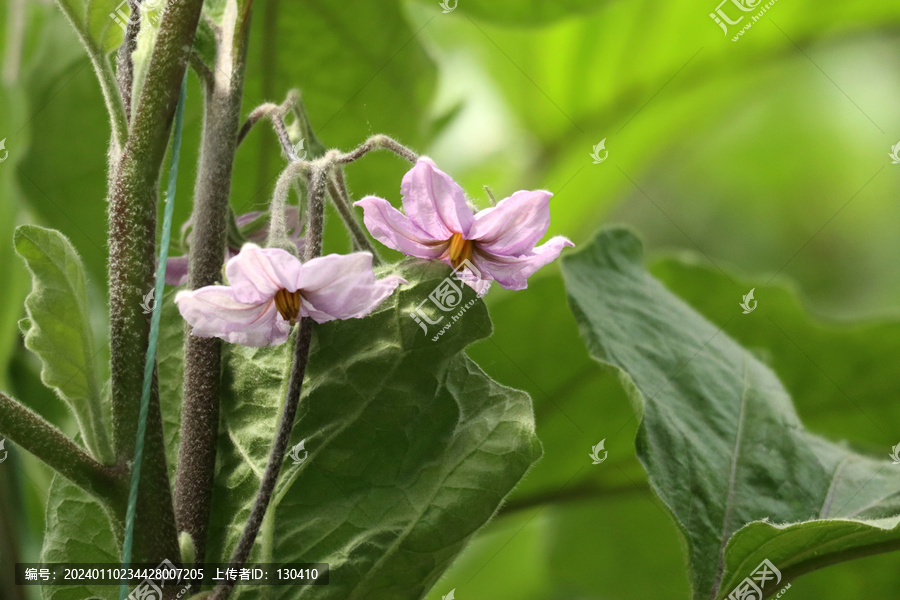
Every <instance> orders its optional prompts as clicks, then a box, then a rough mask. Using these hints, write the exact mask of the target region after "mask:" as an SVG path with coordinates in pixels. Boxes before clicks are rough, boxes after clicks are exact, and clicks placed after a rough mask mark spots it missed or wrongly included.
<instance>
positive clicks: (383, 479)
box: [209, 263, 540, 600]
mask: <svg viewBox="0 0 900 600" xmlns="http://www.w3.org/2000/svg"><path fill="white" fill-rule="evenodd" d="M402 274H403V276H404V277H405V278H406V279H407V280H409V281H410V282H411V283H412V284H413V285H412V286H410V287H404V289H403V290H401V291H399V292H398V293H395V294H394V295H393V296H392V297H391V298H389V299H388V300H386V301H385V302H384V304H383V305H382V306H381V307H379V309H378V310H377V311H376V312H374V313H373V314H371V315H369V316H368V317H366V318H365V319H361V320H357V319H351V320H348V321H337V322H332V323H327V324H324V325H320V326H317V327H316V329H315V331H314V338H313V350H312V355H311V360H310V364H309V367H308V370H307V376H306V383H305V385H304V390H303V397H302V402H301V405H300V411H299V415H298V419H297V424H296V426H295V428H294V433H293V438H292V440H291V445H294V444H297V443H299V442H300V441H301V440H304V439H305V440H306V444H305V445H306V450H307V451H308V452H309V455H308V457H307V459H306V460H305V461H304V462H303V463H302V464H301V465H299V466H294V465H293V461H291V460H289V459H288V460H286V461H285V467H284V470H283V472H282V481H281V485H280V486H279V488H278V491H277V494H278V498H277V499H278V501H279V502H278V505H277V507H276V509H275V511H276V512H275V518H274V520H270V521H269V523H267V524H266V526H265V527H264V531H263V532H262V535H261V539H260V540H258V543H257V548H256V550H255V554H254V557H255V558H256V559H261V558H265V557H276V558H277V560H278V561H285V562H293V561H305V562H311V561H321V562H327V563H329V564H330V565H331V580H330V581H331V583H330V584H329V585H328V586H307V587H302V586H301V587H293V588H287V587H285V588H282V587H275V588H271V589H270V590H269V591H270V592H271V593H272V594H273V598H285V599H286V598H292V599H296V598H304V599H308V598H329V599H330V598H340V599H341V600H358V599H360V598H365V599H367V600H379V599H387V598H390V599H391V600H402V599H410V600H412V599H418V598H421V597H423V596H424V595H425V593H426V592H427V591H428V590H429V589H430V588H431V586H432V585H434V583H435V582H436V581H437V579H438V577H440V575H441V574H442V573H443V571H444V570H445V569H446V568H447V567H448V566H449V564H450V563H451V561H452V560H453V559H454V558H455V557H456V555H457V554H458V553H459V552H460V551H461V550H462V548H463V547H464V546H465V544H466V543H467V542H468V541H469V539H470V538H471V537H472V535H473V534H474V533H475V532H476V531H477V530H478V529H479V528H480V527H481V526H482V525H484V524H485V523H486V522H487V521H488V520H489V519H490V518H491V516H492V515H493V514H494V512H495V511H496V510H497V508H498V506H499V505H500V503H501V502H502V500H503V498H505V497H506V496H507V494H508V493H509V492H510V490H511V489H512V488H513V487H514V486H515V485H516V483H517V482H518V481H519V480H520V479H521V478H522V476H523V475H524V473H525V471H526V470H527V469H528V468H529V466H530V465H531V464H532V463H533V462H534V461H535V460H536V459H537V458H538V456H539V455H540V445H539V442H538V441H537V438H536V437H535V434H534V418H533V413H532V406H531V399H530V398H529V397H528V395H527V394H525V393H523V392H519V391H516V390H512V389H510V388H506V387H503V386H501V385H499V384H497V383H496V382H494V381H493V380H491V379H490V378H489V377H487V376H486V375H485V374H484V373H483V372H482V371H481V370H480V369H479V368H478V366H477V365H475V363H473V362H472V361H471V360H469V359H468V358H467V357H466V356H465V355H464V354H463V353H462V350H463V348H465V346H466V345H468V344H469V343H471V342H472V341H474V340H475V339H477V338H481V337H485V336H486V335H488V334H489V333H490V330H491V325H490V321H489V319H488V316H487V310H486V308H485V306H484V304H483V303H482V302H481V301H480V300H477V299H475V296H474V293H473V292H472V291H471V290H469V289H468V288H466V291H465V297H464V299H463V301H462V303H461V304H460V306H462V305H464V304H466V303H468V302H472V306H471V307H470V308H468V309H467V311H466V312H465V313H464V314H462V316H460V317H459V319H458V321H456V322H454V323H453V325H452V327H451V328H450V329H448V330H447V331H446V333H445V334H444V335H443V336H441V337H439V338H438V341H432V338H433V337H434V335H435V333H436V331H437V330H438V327H437V326H432V331H430V332H429V335H428V336H426V334H425V333H423V332H422V330H421V329H420V328H419V326H418V325H417V324H416V323H415V322H414V321H413V319H412V318H411V317H410V311H411V310H412V309H413V307H415V306H417V305H419V304H420V303H421V302H422V301H423V300H426V299H427V297H428V294H429V293H431V291H432V290H434V288H435V287H436V286H437V285H438V284H439V283H441V281H443V278H444V277H446V276H447V275H448V272H447V271H446V270H445V269H444V268H443V267H442V266H441V265H437V264H428V263H425V264H422V263H414V264H413V265H412V266H409V265H407V266H406V267H404V268H403V270H402ZM428 304H430V303H428ZM428 304H426V306H427V305H428ZM434 310H435V311H437V309H436V308H435V309H434ZM435 315H436V316H437V315H440V311H437V312H436V313H435ZM450 315H454V316H456V313H445V314H444V321H443V322H442V323H441V325H443V324H445V323H447V322H448V321H449V320H450ZM229 349H230V351H229V355H228V358H227V368H226V375H225V378H226V386H227V392H226V394H225V397H224V399H223V403H222V410H223V415H222V417H223V423H224V425H225V427H224V431H223V434H222V437H221V439H220V445H219V453H220V460H219V472H218V476H217V483H218V485H219V487H218V489H217V490H216V493H215V496H214V497H215V503H216V505H215V507H214V511H215V519H216V520H215V521H214V523H213V530H212V532H211V540H210V544H209V546H210V548H218V549H220V552H221V556H219V557H218V558H224V557H227V556H228V554H229V553H230V552H231V551H232V549H233V548H234V545H235V543H236V540H237V538H238V536H239V535H240V533H241V530H242V528H243V524H244V522H245V521H246V518H247V514H248V511H249V506H250V504H251V502H252V500H253V498H254V496H255V493H256V490H257V487H258V485H259V475H260V473H261V472H262V470H263V469H264V466H265V461H266V458H267V456H268V452H269V448H270V445H271V440H272V436H273V432H274V426H275V422H276V419H277V416H278V411H279V410H280V406H281V404H282V402H283V397H284V374H285V372H286V369H287V367H288V360H289V348H288V345H285V346H281V347H277V348H263V349H252V348H243V347H240V346H230V347H229ZM270 510H271V509H270ZM237 592H238V595H237V597H238V598H255V597H257V594H258V593H259V590H252V589H247V588H238V589H237Z"/></svg>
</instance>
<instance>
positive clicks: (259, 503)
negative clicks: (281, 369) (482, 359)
mask: <svg viewBox="0 0 900 600" xmlns="http://www.w3.org/2000/svg"><path fill="white" fill-rule="evenodd" d="M324 197H325V169H324V168H323V167H322V166H321V165H318V164H317V165H315V166H314V167H313V168H312V174H311V175H310V181H309V224H308V225H307V236H306V245H305V246H304V252H303V259H304V262H306V261H309V260H311V259H313V258H315V257H317V256H319V254H321V252H322V226H323V222H324V212H325V211H324V208H325V202H324ZM313 324H314V321H313V320H312V319H311V318H309V317H303V318H302V319H300V325H299V329H298V331H297V343H296V345H295V346H294V359H293V362H292V363H291V374H290V378H289V380H288V389H287V397H286V398H285V402H284V410H283V411H282V412H281V419H280V420H279V422H278V431H277V433H276V434H275V440H274V441H273V443H272V451H271V453H270V454H269V462H268V463H267V464H266V470H265V473H264V474H263V477H262V480H261V481H260V483H259V492H258V493H257V495H256V500H255V501H254V503H253V508H252V509H251V511H250V516H249V518H248V519H247V524H246V526H245V527H244V533H243V534H242V535H241V539H240V541H238V545H237V547H236V548H235V550H234V553H233V554H232V555H231V559H230V560H229V561H228V562H229V565H230V566H232V567H234V568H238V569H239V568H241V567H243V566H244V564H245V563H246V562H247V559H248V558H249V557H250V551H251V550H252V549H253V543H254V542H255V541H256V536H257V535H258V534H259V529H260V527H261V526H262V523H263V520H264V519H265V517H266V511H267V510H268V508H269V503H270V502H271V500H272V493H273V492H274V491H275V484H276V483H278V475H279V474H280V473H281V467H282V465H283V464H284V456H285V454H286V452H287V448H288V445H289V444H290V440H291V432H292V431H293V429H294V419H295V418H296V417H297V408H298V407H299V405H300V393H301V391H302V390H303V377H304V375H305V373H306V363H307V361H308V360H309V346H310V342H311V339H312V329H313ZM232 586H233V584H232V583H230V582H226V583H221V584H219V585H218V586H217V587H216V588H215V590H214V591H213V594H212V597H211V600H225V598H228V595H229V594H230V593H231V589H232Z"/></svg>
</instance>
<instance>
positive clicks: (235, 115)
mask: <svg viewBox="0 0 900 600" xmlns="http://www.w3.org/2000/svg"><path fill="white" fill-rule="evenodd" d="M241 17H242V16H241V15H238V14H237V4H236V3H235V2H229V3H228V7H227V8H226V15H225V19H224V21H225V25H224V26H223V34H222V36H221V38H220V39H219V42H218V44H217V49H216V68H215V69H214V72H213V81H212V84H211V85H210V86H209V87H208V88H207V89H206V93H205V109H206V110H205V117H204V122H203V138H202V148H201V153H200V164H199V167H198V172H197V183H196V187H195V190H194V211H193V214H192V216H191V221H192V223H193V224H194V229H193V232H192V233H191V240H192V241H191V251H190V259H189V263H188V286H189V288H190V289H197V288H200V287H204V286H207V285H212V284H214V283H216V281H218V280H219V279H220V278H221V271H222V261H223V257H224V256H225V247H226V238H227V213H228V199H229V196H230V194H231V177H232V170H233V165H234V156H235V151H236V149H237V133H238V126H239V125H240V113H241V98H242V96H243V90H244V68H245V65H246V51H247V43H246V33H247V27H245V26H244V25H245V24H246V23H244V21H243V20H242V18H241ZM221 359H222V341H221V340H220V339H218V338H201V337H195V336H193V335H191V327H190V325H188V324H185V337H184V399H183V409H182V417H181V435H180V440H181V442H180V448H179V453H178V470H177V473H176V481H175V514H176V518H177V522H178V529H179V531H186V532H187V533H188V534H189V535H190V536H191V539H192V540H193V542H194V548H195V550H196V561H197V562H198V563H202V562H203V560H204V557H205V555H206V538H207V533H208V529H209V515H210V509H211V505H212V489H213V484H214V481H215V472H216V443H217V436H218V433H219V383H220V381H219V380H220V375H221Z"/></svg>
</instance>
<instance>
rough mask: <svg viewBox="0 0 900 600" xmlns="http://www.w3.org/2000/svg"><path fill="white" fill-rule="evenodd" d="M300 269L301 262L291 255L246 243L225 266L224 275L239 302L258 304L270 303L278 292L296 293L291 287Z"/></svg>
mask: <svg viewBox="0 0 900 600" xmlns="http://www.w3.org/2000/svg"><path fill="white" fill-rule="evenodd" d="M299 269H300V260H299V259H298V258H297V257H296V256H294V255H292V254H291V253H290V252H287V251H286V250H282V249H281V248H260V247H259V246H257V245H256V244H250V243H247V244H244V247H243V248H241V251H240V252H239V253H238V255H237V256H235V257H234V258H230V259H229V260H228V262H227V263H225V276H226V277H227V278H228V285H229V286H231V288H232V289H233V290H234V297H235V298H236V299H237V300H238V301H239V302H244V303H247V304H260V303H262V302H266V301H268V300H271V299H272V297H273V296H274V295H275V292H277V291H278V290H280V289H286V290H288V291H290V292H293V291H295V290H296V289H297V288H296V287H291V286H293V285H294V282H295V281H296V280H297V273H298V271H299Z"/></svg>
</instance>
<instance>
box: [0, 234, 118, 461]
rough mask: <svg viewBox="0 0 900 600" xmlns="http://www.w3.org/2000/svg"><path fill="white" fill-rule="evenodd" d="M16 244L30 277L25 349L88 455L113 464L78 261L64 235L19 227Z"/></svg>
mask: <svg viewBox="0 0 900 600" xmlns="http://www.w3.org/2000/svg"><path fill="white" fill-rule="evenodd" d="M14 243H15V247H16V253H17V254H18V255H19V256H20V257H22V259H23V260H24V261H25V264H26V265H27V266H28V270H29V271H30V272H31V275H32V286H31V293H30V294H28V297H27V298H26V299H25V311H26V313H27V315H28V321H26V322H24V323H23V327H27V328H28V329H27V332H26V333H25V347H26V348H28V349H29V350H31V351H32V352H34V353H35V354H36V355H37V356H38V357H39V358H40V359H41V361H42V363H43V368H42V370H41V380H42V381H43V382H44V384H45V385H47V386H48V387H50V388H52V389H53V390H54V391H55V392H56V393H57V394H59V396H60V397H61V398H62V399H63V400H64V401H65V402H66V403H67V404H68V406H69V409H70V410H71V411H72V413H73V414H74V415H75V418H76V419H77V420H78V424H79V427H80V428H81V432H82V435H83V437H84V440H85V444H86V445H87V447H88V449H89V450H90V451H91V452H92V453H93V455H94V457H95V458H97V459H98V460H100V461H101V462H107V463H111V462H112V461H113V451H112V447H111V445H110V442H109V436H108V434H107V428H106V423H105V421H104V417H103V406H102V402H101V393H100V385H99V383H98V382H99V380H100V379H99V377H98V375H97V365H96V356H97V350H96V348H95V346H94V337H93V334H92V332H91V327H90V322H89V319H88V301H87V291H86V285H85V278H84V267H83V266H82V264H81V259H80V258H79V257H78V253H77V252H75V249H74V248H73V247H72V244H71V243H69V240H67V239H66V237H65V236H64V235H62V234H61V233H59V232H58V231H55V230H53V229H45V228H43V227H38V226H37V225H22V226H20V227H18V228H17V229H16V233H15V237H14Z"/></svg>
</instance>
